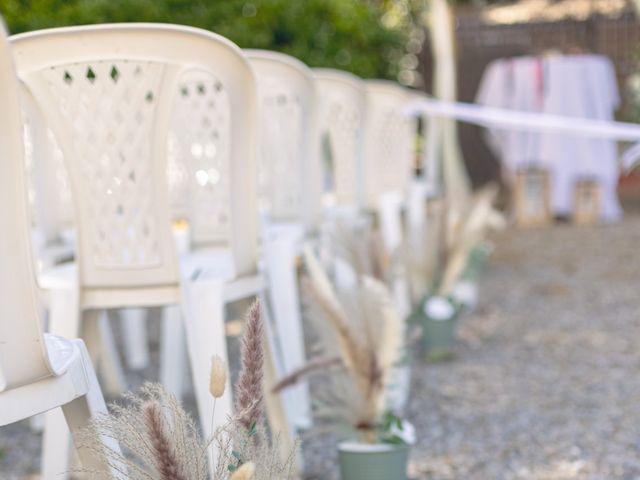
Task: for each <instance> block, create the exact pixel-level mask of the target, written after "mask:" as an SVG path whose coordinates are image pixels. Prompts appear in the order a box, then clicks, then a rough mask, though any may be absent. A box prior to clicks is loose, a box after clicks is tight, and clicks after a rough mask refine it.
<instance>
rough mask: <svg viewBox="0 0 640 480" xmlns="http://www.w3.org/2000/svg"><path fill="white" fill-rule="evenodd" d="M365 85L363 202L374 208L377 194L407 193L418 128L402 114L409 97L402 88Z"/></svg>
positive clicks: (370, 82) (374, 82) (390, 84)
mask: <svg viewBox="0 0 640 480" xmlns="http://www.w3.org/2000/svg"><path fill="white" fill-rule="evenodd" d="M366 85H367V103H368V109H367V122H366V127H365V132H366V133H365V142H364V159H365V160H364V162H365V164H366V165H365V167H364V170H365V178H366V192H367V193H366V202H367V205H368V206H369V207H375V206H376V205H377V201H378V199H379V198H380V195H382V194H384V193H387V192H405V191H406V190H407V188H408V186H409V183H410V180H411V178H412V168H413V161H414V158H413V157H414V148H413V142H414V140H415V135H416V134H417V128H416V124H415V121H414V119H413V118H411V117H409V116H407V115H405V114H404V113H403V107H404V106H405V105H406V104H407V103H408V102H409V101H410V98H411V97H410V93H409V92H408V91H407V90H406V89H405V88H403V87H401V86H400V85H398V84H396V83H394V82H389V81H382V80H368V81H367V82H366Z"/></svg>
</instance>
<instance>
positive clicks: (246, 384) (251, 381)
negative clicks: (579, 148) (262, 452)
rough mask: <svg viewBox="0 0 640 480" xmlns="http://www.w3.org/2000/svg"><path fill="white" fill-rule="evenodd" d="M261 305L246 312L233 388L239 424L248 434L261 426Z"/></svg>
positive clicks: (262, 355)
mask: <svg viewBox="0 0 640 480" xmlns="http://www.w3.org/2000/svg"><path fill="white" fill-rule="evenodd" d="M260 308H261V307H260V303H259V302H258V301H256V302H254V303H253V305H251V308H250V309H249V314H248V315H247V321H246V324H245V327H244V333H243V336H242V350H241V353H240V357H241V368H240V376H239V377H238V382H237V384H236V411H237V412H238V415H239V418H238V421H239V422H240V423H241V424H242V425H244V427H245V428H246V429H247V431H251V430H252V429H255V427H256V426H260V425H259V424H260V423H261V418H262V412H263V407H264V387H263V368H264V344H263V342H264V327H263V324H262V312H261V310H260Z"/></svg>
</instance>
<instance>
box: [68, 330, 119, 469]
mask: <svg viewBox="0 0 640 480" xmlns="http://www.w3.org/2000/svg"><path fill="white" fill-rule="evenodd" d="M77 344H78V345H79V347H80V349H81V351H82V355H83V358H84V362H85V364H86V365H88V366H89V368H87V369H86V375H87V377H88V380H89V389H88V391H87V393H86V395H83V396H81V397H78V398H76V399H75V400H73V401H72V402H70V403H67V404H66V405H63V406H62V411H63V413H64V418H65V420H66V423H67V425H68V427H69V428H70V429H71V431H72V432H75V431H78V430H79V429H82V428H85V427H87V426H88V425H89V421H90V420H91V418H92V417H95V416H97V415H102V414H106V413H107V406H106V405H105V402H104V397H103V396H102V391H101V390H100V384H99V383H98V380H97V378H96V375H95V372H94V370H93V369H92V368H91V367H90V361H91V360H90V359H89V355H88V353H87V351H86V349H85V346H84V344H83V343H82V342H78V343H77ZM101 443H102V448H103V451H104V456H99V455H96V454H95V453H94V452H91V451H89V450H88V449H86V448H79V449H78V456H79V458H80V463H81V465H82V468H83V469H88V470H92V471H99V472H105V473H106V472H109V473H110V474H111V477H110V478H113V479H124V478H127V477H126V469H125V467H124V465H117V469H115V468H112V467H113V465H114V463H113V461H112V462H111V463H109V462H108V459H110V458H113V456H114V455H116V456H119V455H120V453H121V451H120V446H119V444H118V442H117V441H116V440H115V439H113V438H112V437H111V436H107V435H103V436H102V437H101ZM116 458H117V457H116Z"/></svg>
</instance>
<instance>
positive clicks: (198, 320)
mask: <svg viewBox="0 0 640 480" xmlns="http://www.w3.org/2000/svg"><path fill="white" fill-rule="evenodd" d="M184 290H185V294H184V298H185V300H184V303H183V311H184V318H185V327H186V334H187V343H188V346H189V358H190V360H191V373H192V375H193V385H194V389H195V394H196V401H197V404H198V412H199V414H200V423H201V425H202V431H203V434H204V437H205V438H208V437H209V436H210V435H211V433H212V429H211V424H212V421H213V423H214V425H216V426H218V425H221V424H223V423H224V422H225V421H226V419H227V417H228V416H230V415H231V413H232V404H233V401H232V392H231V389H230V382H229V380H227V389H226V393H225V394H224V395H223V396H222V398H219V399H218V400H217V401H216V411H215V418H214V419H212V415H213V398H212V397H211V394H210V393H209V369H210V367H211V357H212V356H213V355H214V354H216V355H219V356H220V357H222V359H223V360H224V361H225V362H227V364H228V356H227V339H226V334H225V325H224V301H223V291H222V290H223V284H222V281H221V280H219V279H211V280H208V279H199V280H198V281H196V282H190V283H188V284H186V285H185V286H184Z"/></svg>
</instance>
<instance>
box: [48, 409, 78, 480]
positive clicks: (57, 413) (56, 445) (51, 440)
mask: <svg viewBox="0 0 640 480" xmlns="http://www.w3.org/2000/svg"><path fill="white" fill-rule="evenodd" d="M44 419H45V420H44V423H45V426H44V434H43V436H42V480H66V479H67V478H69V454H70V452H71V435H70V433H69V427H68V426H67V422H66V421H65V418H64V415H63V414H62V409H60V408H55V409H53V410H50V411H48V412H47V413H45V414H44Z"/></svg>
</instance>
